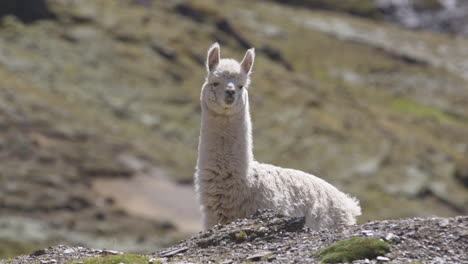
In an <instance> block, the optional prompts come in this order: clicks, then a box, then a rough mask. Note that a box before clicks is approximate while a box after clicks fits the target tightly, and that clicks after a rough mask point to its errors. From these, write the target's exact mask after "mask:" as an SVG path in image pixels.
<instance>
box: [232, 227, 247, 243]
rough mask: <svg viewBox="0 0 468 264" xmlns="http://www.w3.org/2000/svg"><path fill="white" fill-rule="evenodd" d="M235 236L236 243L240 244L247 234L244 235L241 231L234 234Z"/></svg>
mask: <svg viewBox="0 0 468 264" xmlns="http://www.w3.org/2000/svg"><path fill="white" fill-rule="evenodd" d="M235 236H236V241H239V242H242V241H244V240H245V239H246V238H247V233H245V231H243V230H242V231H240V232H238V233H236V235H235Z"/></svg>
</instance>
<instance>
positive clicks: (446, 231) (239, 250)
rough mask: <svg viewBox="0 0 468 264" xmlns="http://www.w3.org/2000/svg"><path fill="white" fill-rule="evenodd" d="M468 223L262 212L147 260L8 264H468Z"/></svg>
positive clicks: (100, 253)
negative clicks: (349, 220) (327, 224)
mask: <svg viewBox="0 0 468 264" xmlns="http://www.w3.org/2000/svg"><path fill="white" fill-rule="evenodd" d="M467 228H468V217H466V216H464V217H461V216H460V217H455V218H427V219H424V218H411V219H403V220H386V221H372V222H369V223H366V224H363V225H357V226H351V227H337V228H335V229H331V230H323V231H318V232H317V231H310V230H308V229H306V228H304V219H303V218H288V217H284V216H281V215H278V214H275V213H273V212H268V211H267V212H258V213H257V214H255V215H254V216H252V217H251V218H250V219H242V220H239V221H236V222H234V223H232V224H229V225H226V226H216V227H214V228H213V229H210V230H208V231H206V232H203V233H200V234H198V235H196V236H194V237H192V238H191V239H189V240H186V241H182V242H181V243H179V244H177V245H175V246H174V247H171V248H168V249H164V250H161V251H159V252H156V253H153V254H148V255H140V256H139V255H128V254H123V253H121V252H118V251H113V250H99V249H87V248H83V247H66V246H57V247H51V248H47V249H45V250H38V251H36V252H34V253H33V254H32V255H29V256H21V257H17V258H15V259H9V260H7V261H5V262H4V263H9V264H17V263H22V264H29V263H31V264H32V263H141V264H146V263H148V264H150V263H319V262H321V263H338V262H339V263H342V262H347V263H348V262H352V263H387V262H388V263H395V264H397V263H446V264H449V263H468V257H467V255H466V249H467V246H466V245H467V243H468V232H467Z"/></svg>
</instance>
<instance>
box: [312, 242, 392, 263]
mask: <svg viewBox="0 0 468 264" xmlns="http://www.w3.org/2000/svg"><path fill="white" fill-rule="evenodd" d="M389 251H390V245H389V244H388V243H387V242H384V241H381V240H379V239H376V238H366V237H353V238H350V239H346V240H342V241H338V242H336V243H334V244H332V245H330V246H328V247H326V248H323V249H320V250H319V251H318V252H317V254H318V255H319V256H320V257H321V261H322V262H325V263H341V262H352V261H354V260H358V259H366V258H367V259H374V258H376V257H377V256H383V255H385V253H387V252H389Z"/></svg>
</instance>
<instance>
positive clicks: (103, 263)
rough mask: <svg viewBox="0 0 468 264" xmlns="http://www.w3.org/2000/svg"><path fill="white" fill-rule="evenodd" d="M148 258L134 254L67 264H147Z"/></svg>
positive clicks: (82, 260)
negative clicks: (80, 263)
mask: <svg viewBox="0 0 468 264" xmlns="http://www.w3.org/2000/svg"><path fill="white" fill-rule="evenodd" d="M148 260H150V257H146V256H141V255H134V254H123V255H117V256H105V257H96V258H87V259H80V260H76V261H72V262H69V264H77V263H79V262H82V263H84V264H120V263H125V264H148ZM153 263H154V264H160V263H161V261H159V260H157V261H156V262H153Z"/></svg>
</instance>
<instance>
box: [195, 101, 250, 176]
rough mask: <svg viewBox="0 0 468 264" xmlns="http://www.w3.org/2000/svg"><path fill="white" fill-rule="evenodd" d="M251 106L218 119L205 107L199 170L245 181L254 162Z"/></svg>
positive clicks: (203, 107)
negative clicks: (231, 176)
mask: <svg viewBox="0 0 468 264" xmlns="http://www.w3.org/2000/svg"><path fill="white" fill-rule="evenodd" d="M251 127H252V125H251V121H250V112H249V105H248V102H247V104H246V106H245V108H244V109H243V110H242V111H241V112H239V113H236V114H233V115H231V116H223V115H216V114H214V113H212V112H210V110H208V109H207V108H206V106H205V105H204V104H203V103H202V123H201V133H200V143H199V146H198V147H199V157H198V164H197V165H198V169H200V170H203V169H208V170H213V171H216V172H218V173H222V174H225V176H226V177H229V176H230V175H238V176H239V177H241V178H245V177H246V176H247V173H248V171H249V169H250V166H251V164H252V161H253V151H252V128H251Z"/></svg>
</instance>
